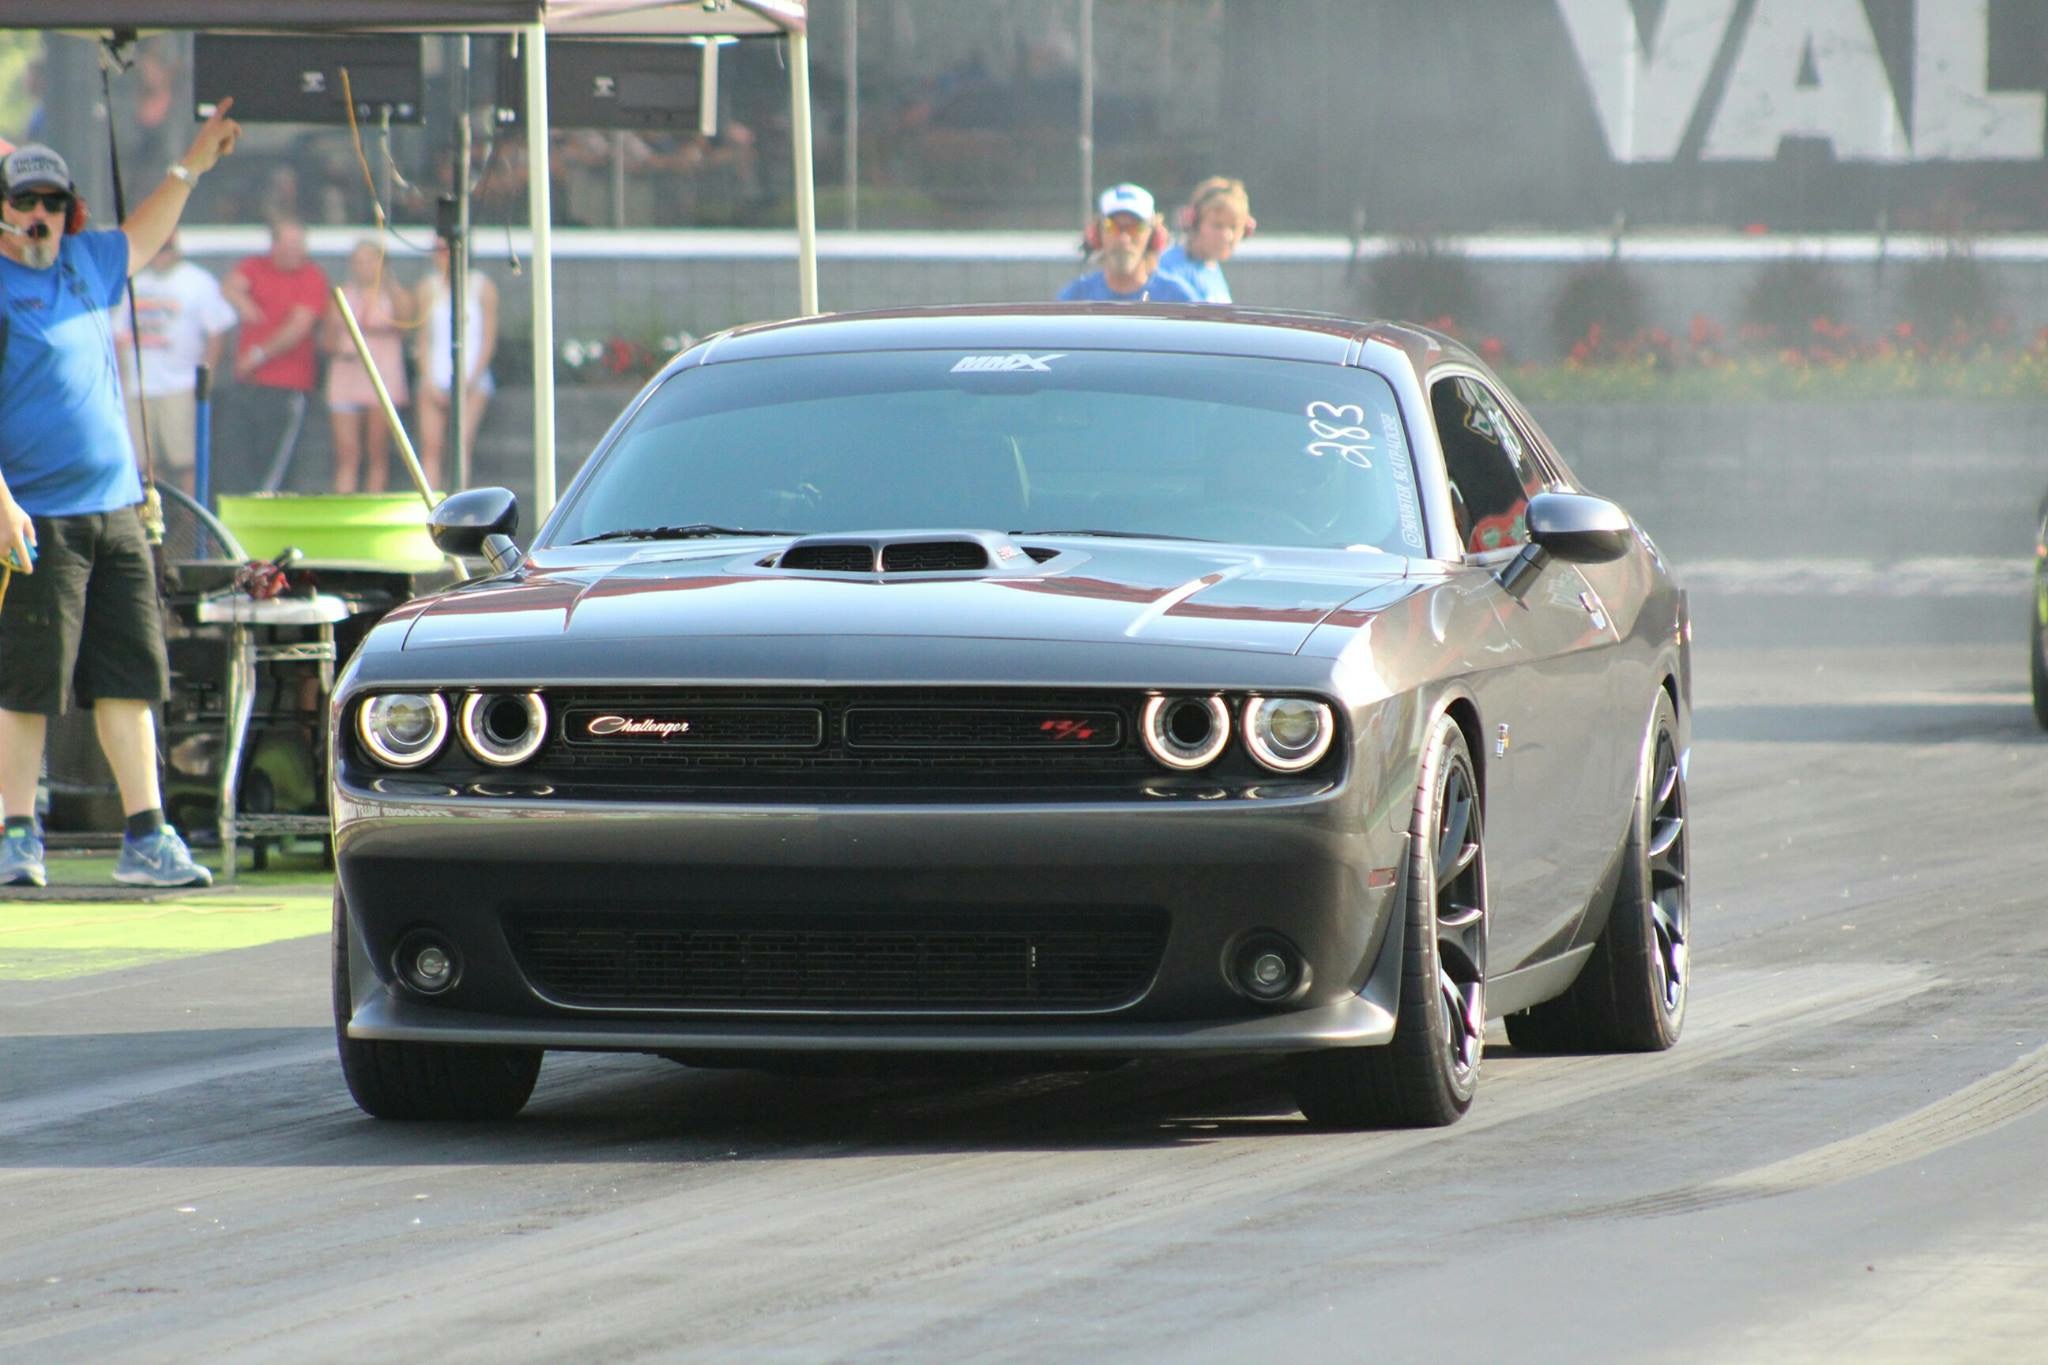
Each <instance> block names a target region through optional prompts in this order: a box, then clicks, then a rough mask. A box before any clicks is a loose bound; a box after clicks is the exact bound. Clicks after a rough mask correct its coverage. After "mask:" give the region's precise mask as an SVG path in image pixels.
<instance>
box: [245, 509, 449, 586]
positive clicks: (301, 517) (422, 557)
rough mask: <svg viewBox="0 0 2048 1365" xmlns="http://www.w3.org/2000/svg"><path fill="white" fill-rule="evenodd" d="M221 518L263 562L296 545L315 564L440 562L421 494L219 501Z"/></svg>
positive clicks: (419, 564) (420, 564)
mask: <svg viewBox="0 0 2048 1365" xmlns="http://www.w3.org/2000/svg"><path fill="white" fill-rule="evenodd" d="M220 519H221V521H223V522H224V523H226V525H227V528H228V530H230V531H232V532H234V535H235V539H236V540H238V541H240V542H241V543H242V548H243V549H244V550H246V551H247V552H248V553H250V554H252V555H255V556H257V557H258V558H262V559H269V558H271V557H272V556H274V555H276V554H277V553H278V552H279V551H281V550H283V549H285V548H286V547H287V546H296V547H298V549H299V551H300V552H301V553H303V554H304V555H305V556H306V558H308V559H316V560H356V561H366V562H372V563H377V564H391V565H399V566H406V567H411V568H425V567H430V566H433V565H437V564H439V563H441V562H442V558H441V552H440V551H439V550H437V549H435V548H434V542H433V539H432V537H430V536H429V535H428V534H427V508H426V504H425V503H423V502H421V501H420V497H419V494H417V493H244V494H237V495H233V496H224V497H222V498H221V499H220Z"/></svg>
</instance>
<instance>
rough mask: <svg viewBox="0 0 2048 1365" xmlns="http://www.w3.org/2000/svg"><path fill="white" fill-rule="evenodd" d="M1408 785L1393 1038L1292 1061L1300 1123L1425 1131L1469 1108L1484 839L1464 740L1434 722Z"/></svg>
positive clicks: (1447, 724)
mask: <svg viewBox="0 0 2048 1365" xmlns="http://www.w3.org/2000/svg"><path fill="white" fill-rule="evenodd" d="M1423 753H1424V755H1425V758H1424V761H1423V765H1422V776H1421V779H1420V781H1419V782H1418V783H1417V784H1416V795H1415V813H1414V817H1413V819H1412V821H1411V823H1410V825H1409V854H1408V895H1407V902H1406V907H1405V911H1406V913H1405V915H1404V917H1403V922H1402V933H1403V938H1402V948H1401V997H1400V1004H1399V1006H1398V1009H1397V1012H1396V1015H1395V1027H1394V1038H1393V1041H1392V1042H1390V1043H1386V1044H1383V1045H1380V1046H1376V1047H1348V1048H1334V1049H1331V1050H1329V1051H1325V1052H1308V1053H1303V1054H1301V1055H1299V1056H1297V1057H1295V1058H1294V1059H1293V1073H1294V1074H1293V1081H1294V1096H1295V1101H1296V1102H1297V1103H1298V1104H1300V1105H1301V1112H1302V1113H1303V1114H1305V1115H1306V1116H1307V1117H1308V1119H1309V1121H1310V1122H1311V1123H1318V1124H1325V1125H1330V1126H1334V1127H1343V1128H1357V1127H1384V1126H1398V1127H1412V1128H1433V1127H1442V1126H1443V1125H1445V1124H1449V1123H1455V1122H1457V1121H1458V1119H1459V1118H1460V1117H1462V1116H1463V1115H1464V1113H1465V1111H1466V1110H1467V1109H1469V1108H1471V1107H1472V1096H1473V1094H1474V1092H1475V1091H1476V1090H1477V1089H1478V1085H1479V1056H1480V1052H1481V1050H1482V1048H1483V1046H1484V1043H1485V1036H1486V841H1485V837H1484V821H1483V819H1482V811H1481V808H1480V803H1479V784H1478V781H1477V780H1476V779H1475V777H1474V775H1473V769H1472V756H1471V752H1470V750H1469V749H1468V748H1467V747H1466V744H1465V736H1464V732H1463V731H1461V730H1459V728H1458V724H1457V722H1456V721H1454V720H1452V719H1451V718H1450V717H1449V716H1440V717H1438V718H1437V721H1436V725H1435V727H1434V728H1433V729H1432V731H1431V734H1430V742H1429V745H1428V747H1426V748H1425V749H1424V750H1423Z"/></svg>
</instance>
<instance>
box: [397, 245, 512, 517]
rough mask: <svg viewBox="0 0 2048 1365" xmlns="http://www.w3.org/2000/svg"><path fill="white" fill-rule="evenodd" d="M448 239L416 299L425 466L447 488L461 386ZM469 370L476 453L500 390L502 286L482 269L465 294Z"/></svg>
mask: <svg viewBox="0 0 2048 1365" xmlns="http://www.w3.org/2000/svg"><path fill="white" fill-rule="evenodd" d="M449 255H450V253H449V250H448V239H447V238H445V237H444V238H441V239H440V240H438V241H436V242H435V243H434V269H433V271H432V273H430V274H428V276H427V277H426V278H425V279H424V280H422V281H420V284H419V289H418V291H417V293H416V294H415V295H414V299H415V301H416V304H417V307H418V311H419V313H420V315H422V316H424V317H425V318H426V325H425V326H424V327H422V328H420V329H419V331H418V332H417V333H415V336H416V338H417V340H416V341H415V342H414V346H415V350H414V353H413V356H414V359H415V360H416V361H418V363H419V370H420V387H419V393H418V395H417V402H416V403H415V408H416V409H417V411H416V414H415V416H416V418H417V420H418V423H419V433H420V465H421V467H422V468H423V469H424V471H425V472H426V476H427V483H428V485H429V486H430V487H433V488H437V489H438V488H442V487H445V485H444V484H443V483H442V482H441V475H442V468H441V466H442V463H443V460H444V456H443V452H444V451H445V450H447V448H448V406H449V394H450V392H451V391H452V390H453V388H454V387H455V384H454V380H455V365H454V357H453V356H452V355H451V354H450V349H451V348H450V333H451V332H452V330H453V328H454V326H455V323H454V317H455V304H454V300H453V299H452V298H451V297H450V295H449V291H448V271H449V268H450V267H449V264H448V262H449ZM462 302H463V307H462V313H463V324H462V328H463V332H462V336H463V347H464V356H463V368H464V370H466V371H467V373H466V375H465V376H464V388H463V391H462V448H463V449H464V450H468V451H472V452H473V451H474V450H475V449H476V429H477V427H478V426H479V425H480V424H481V423H482V422H483V419H484V408H485V406H486V405H488V404H489V403H490V401H491V391H492V390H493V389H494V388H496V387H497V385H496V383H495V382H494V381H493V380H492V378H491V354H492V353H493V352H494V351H496V350H497V349H498V286H497V285H496V284H495V283H493V282H492V280H491V277H490V276H488V275H486V274H484V273H483V272H482V271H481V270H471V271H470V272H469V281H468V283H467V284H465V285H464V286H463V290H462Z"/></svg>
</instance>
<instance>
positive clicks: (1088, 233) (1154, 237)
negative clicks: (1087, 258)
mask: <svg viewBox="0 0 2048 1365" xmlns="http://www.w3.org/2000/svg"><path fill="white" fill-rule="evenodd" d="M1172 240H1173V239H1172V238H1171V237H1169V236H1167V235H1166V224H1164V223H1162V222H1160V221H1159V219H1158V217H1157V216H1154V218H1153V219H1152V232H1151V235H1149V236H1148V237H1146V238H1145V254H1146V255H1147V256H1157V255H1158V254H1159V253H1160V252H1162V251H1164V250H1166V245H1167V243H1168V242H1171V241H1172ZM1081 241H1082V244H1083V245H1085V246H1086V247H1087V248H1088V250H1089V251H1091V252H1096V251H1100V250H1102V220H1101V219H1100V218H1091V219H1089V220H1088V226H1087V227H1085V228H1083V229H1081Z"/></svg>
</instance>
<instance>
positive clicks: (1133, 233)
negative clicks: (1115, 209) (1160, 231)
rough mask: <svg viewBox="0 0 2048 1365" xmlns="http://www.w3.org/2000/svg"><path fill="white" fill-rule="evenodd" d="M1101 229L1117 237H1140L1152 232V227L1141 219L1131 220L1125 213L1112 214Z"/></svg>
mask: <svg viewBox="0 0 2048 1365" xmlns="http://www.w3.org/2000/svg"><path fill="white" fill-rule="evenodd" d="M1103 227H1104V228H1105V229H1106V230H1107V231H1109V232H1113V233H1115V234H1116V235H1117V236H1119V237H1140V236H1143V235H1145V234H1146V233H1149V232H1150V231H1152V225H1151V224H1150V223H1148V222H1146V221H1145V220H1144V219H1142V218H1133V217H1132V216H1131V215H1129V214H1127V213H1118V214H1113V215H1112V216H1111V217H1110V218H1108V219H1107V220H1106V221H1105V222H1104V223H1103Z"/></svg>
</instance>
